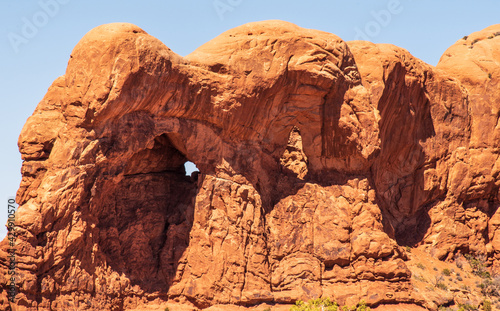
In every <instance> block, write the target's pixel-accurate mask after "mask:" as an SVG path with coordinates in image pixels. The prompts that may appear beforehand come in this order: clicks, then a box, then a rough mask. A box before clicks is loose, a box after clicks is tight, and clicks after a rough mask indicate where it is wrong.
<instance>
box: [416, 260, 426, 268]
mask: <svg viewBox="0 0 500 311" xmlns="http://www.w3.org/2000/svg"><path fill="white" fill-rule="evenodd" d="M417 268H419V269H422V270H425V266H424V264H423V263H421V262H419V263H418V264H417Z"/></svg>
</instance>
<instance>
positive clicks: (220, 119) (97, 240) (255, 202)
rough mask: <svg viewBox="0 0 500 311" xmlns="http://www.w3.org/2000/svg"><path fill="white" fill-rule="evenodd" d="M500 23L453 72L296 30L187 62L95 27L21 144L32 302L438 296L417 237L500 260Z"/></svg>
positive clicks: (26, 290) (470, 43)
mask: <svg viewBox="0 0 500 311" xmlns="http://www.w3.org/2000/svg"><path fill="white" fill-rule="evenodd" d="M499 33H500V26H492V27H490V28H487V29H486V30H484V31H482V32H480V33H476V34H474V35H471V36H469V38H468V39H467V40H460V41H458V42H457V44H455V45H454V46H453V47H451V48H450V50H449V51H447V52H446V53H445V55H444V56H443V59H442V60H441V62H440V64H439V65H438V67H437V68H435V67H432V66H430V65H427V64H425V63H423V62H422V61H420V60H418V59H416V58H414V57H413V56H412V55H411V54H409V53H408V52H407V51H405V50H403V49H401V48H398V47H395V46H391V45H375V44H372V43H368V42H360V41H355V42H348V43H346V42H344V41H342V40H341V39H340V38H338V37H336V36H335V35H332V34H329V33H324V32H320V31H316V30H307V29H303V28H299V27H297V26H295V25H292V24H289V23H285V22H279V21H268V22H259V23H251V24H247V25H244V26H241V27H237V28H235V29H232V30H230V31H228V32H225V33H223V34H222V35H220V36H219V37H217V38H215V39H214V40H212V41H210V42H208V43H206V44H205V45H203V46H201V47H200V48H199V49H197V50H196V51H195V52H193V53H192V54H190V55H188V56H186V57H184V58H182V57H180V56H178V55H176V54H175V53H174V52H172V51H171V50H169V49H168V48H167V47H166V46H165V45H163V44H162V43H161V42H159V41H158V40H156V39H155V38H153V37H151V36H149V35H148V34H147V33H145V32H144V31H143V30H141V29H140V28H138V27H136V26H133V25H130V24H110V25H104V26H100V27H98V28H96V29H94V30H92V31H91V32H89V33H88V34H87V35H86V36H85V37H84V38H83V39H82V40H81V41H80V43H78V45H77V46H76V47H75V49H74V51H73V53H72V55H71V58H70V61H69V63H68V68H67V71H66V74H65V75H64V76H62V77H60V78H58V79H57V80H56V81H54V83H53V85H52V86H51V87H50V89H49V90H48V92H47V95H46V96H45V97H44V99H43V100H42V101H41V102H40V104H39V105H38V107H37V108H36V110H35V112H34V114H33V115H32V116H31V117H30V118H29V119H28V121H27V122H26V125H25V126H24V128H23V131H22V133H21V136H20V138H19V148H20V151H21V154H22V157H23V160H24V163H23V167H22V174H23V179H22V183H21V186H20V188H19V191H18V194H17V201H18V203H19V204H20V205H21V206H20V208H19V211H18V213H17V220H18V222H17V228H18V233H19V237H18V246H17V253H16V256H17V262H18V272H19V276H20V277H19V281H20V283H19V294H18V295H17V296H16V302H15V305H16V306H17V308H18V309H16V310H72V309H78V310H80V309H82V310H83V309H89V310H124V309H128V308H132V307H134V306H136V305H137V304H140V303H147V302H148V301H151V300H154V299H161V300H168V299H180V300H185V301H186V300H187V301H189V302H191V303H193V304H194V305H196V306H198V307H207V306H210V305H212V304H215V303H222V304H238V305H254V304H258V303H262V302H274V303H292V302H294V301H295V300H297V299H309V298H316V297H330V298H333V299H335V300H336V301H338V302H339V303H341V304H351V305H352V304H354V303H357V302H358V301H360V300H361V299H364V300H365V301H366V302H367V303H368V304H369V305H372V306H377V305H383V304H385V303H391V304H393V303H406V304H417V305H422V306H429V305H431V304H429V303H428V302H426V300H425V298H423V297H422V296H421V295H420V294H419V293H418V292H415V291H413V286H412V284H411V278H410V277H411V273H410V270H409V269H408V268H407V266H406V264H405V261H407V255H406V252H405V249H404V248H403V247H402V246H407V245H411V246H414V247H419V248H421V249H422V250H425V251H427V252H428V253H430V254H432V255H434V256H436V257H438V258H439V259H445V258H447V257H449V256H453V255H454V254H456V253H457V252H462V253H482V254H487V255H488V256H489V258H490V259H491V263H492V264H493V266H494V267H498V265H499V263H500V261H499V259H500V234H499V233H498V230H497V228H498V227H499V224H500V221H498V219H499V217H500V216H498V213H497V208H498V206H499V196H498V189H499V186H500V183H499V182H498V175H499V173H500V166H499V165H498V164H497V163H500V162H498V146H497V144H498V139H497V137H496V131H497V125H498V124H497V121H498V115H499V113H498V110H499V109H500V108H499V107H496V106H498V103H499V102H500V101H499V100H500V98H499V95H498V92H497V89H498V84H497V83H498V77H499V76H500V69H499V67H498V64H499V63H500V36H499ZM476 39H477V40H476ZM188 160H189V161H192V162H194V163H195V164H196V165H197V167H198V168H199V169H200V174H199V176H197V177H196V176H193V177H188V176H185V171H184V167H183V165H184V163H185V162H186V161H188ZM0 245H1V247H0V254H1V256H0V271H1V274H0V278H1V279H0V281H1V284H2V285H3V284H6V283H7V282H6V275H7V274H6V271H7V266H8V261H7V259H6V258H7V253H6V251H7V249H8V245H7V241H6V240H4V241H3V242H2V244H0ZM0 300H1V301H2V307H1V308H3V309H2V310H7V309H8V308H10V307H9V303H8V302H7V292H6V288H5V287H4V288H3V290H2V292H0Z"/></svg>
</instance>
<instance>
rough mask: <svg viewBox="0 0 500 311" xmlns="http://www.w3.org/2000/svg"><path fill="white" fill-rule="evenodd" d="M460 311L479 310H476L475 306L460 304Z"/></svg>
mask: <svg viewBox="0 0 500 311" xmlns="http://www.w3.org/2000/svg"><path fill="white" fill-rule="evenodd" d="M458 307H459V308H458V311H476V310H477V309H478V308H476V307H475V306H473V305H470V304H468V303H466V304H459V305H458Z"/></svg>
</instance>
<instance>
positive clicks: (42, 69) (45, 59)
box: [0, 0, 500, 238]
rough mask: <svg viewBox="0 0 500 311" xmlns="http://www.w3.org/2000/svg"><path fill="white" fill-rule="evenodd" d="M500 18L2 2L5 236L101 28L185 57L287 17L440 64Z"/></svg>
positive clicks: (393, 0) (211, 2)
mask: <svg viewBox="0 0 500 311" xmlns="http://www.w3.org/2000/svg"><path fill="white" fill-rule="evenodd" d="M498 12H500V2H498V1H494V0H483V1H474V2H470V1H456V0H446V1H445V0H443V1H430V0H421V1H416V0H413V1H412V0H381V1H369V0H363V1H331V0H329V1H315V0H313V1H308V2H307V3H306V2H304V1H296V0H288V1H281V0H279V1H264V0H252V1H250V0H196V1H195V0H189V1H165V0H150V1H144V2H139V1H130V0H123V1H120V2H111V1H97V0H88V1H76V0H39V1H15V0H4V1H1V2H0V26H1V27H0V41H1V43H0V59H1V60H2V61H1V62H0V66H1V67H0V73H1V74H0V90H1V94H2V101H1V105H0V109H1V110H0V113H1V115H2V122H1V123H0V126H1V131H2V135H1V136H0V137H1V138H0V139H1V144H2V147H3V150H2V152H1V153H0V163H2V164H1V166H2V169H1V172H2V175H1V178H0V199H1V200H2V202H3V203H2V204H3V205H4V207H5V208H3V209H2V212H0V223H1V224H2V225H1V227H0V238H3V236H4V235H5V232H6V230H5V227H4V226H3V224H4V223H5V222H6V219H7V200H8V199H9V198H11V197H14V196H15V192H16V190H17V188H18V186H19V182H20V180H21V175H20V168H21V159H20V154H19V152H18V150H17V138H18V136H19V133H20V131H21V128H22V126H23V124H24V123H25V121H26V119H27V118H28V116H30V115H31V114H32V112H33V110H34V109H35V107H36V105H37V104H38V102H39V101H40V100H41V99H42V98H43V96H44V94H45V93H46V91H47V88H48V87H49V86H50V84H51V83H52V82H53V80H54V79H56V78H57V77H58V76H61V75H63V74H64V72H65V69H66V65H67V62H68V59H69V55H70V54H71V51H72V49H73V48H74V46H75V45H76V44H77V43H78V41H79V40H80V39H81V38H82V37H83V35H85V33H87V32H88V31H90V30H91V29H92V28H94V27H96V26H99V25H101V24H106V23H111V22H129V23H133V24H136V25H138V26H139V27H141V28H142V29H144V30H145V31H147V32H148V33H149V34H151V35H153V36H155V37H157V38H158V39H160V40H161V41H162V42H163V43H165V44H166V45H167V46H168V47H169V48H171V49H172V50H173V51H174V52H176V53H177V54H179V55H182V56H185V55H187V54H189V53H190V52H192V51H193V50H195V49H196V48H197V47H199V46H200V45H202V44H203V43H205V42H207V41H209V40H211V39H213V38H214V37H216V36H217V35H219V34H220V33H222V32H224V31H226V30H229V29H231V28H234V27H236V26H239V25H242V24H245V23H248V22H253V21H261V20H268V19H280V20H285V21H289V22H292V23H295V24H297V25H299V26H301V27H305V28H313V29H318V30H322V31H326V32H330V33H334V34H336V35H338V36H340V37H341V38H342V39H344V40H346V41H350V40H356V39H361V40H369V41H372V42H375V43H391V44H394V45H397V46H400V47H403V48H405V49H407V50H408V51H409V52H410V53H411V54H413V55H414V56H416V57H418V58H420V59H422V60H423V61H425V62H427V63H429V64H431V65H436V64H437V62H438V61H439V59H440V57H441V55H442V54H443V52H444V51H445V50H446V49H447V48H448V47H449V46H451V45H452V44H453V43H454V42H456V41H457V40H459V39H461V38H462V37H463V36H465V35H468V34H470V33H472V32H475V31H479V30H481V29H483V28H485V27H487V26H490V25H492V24H496V23H499V19H498Z"/></svg>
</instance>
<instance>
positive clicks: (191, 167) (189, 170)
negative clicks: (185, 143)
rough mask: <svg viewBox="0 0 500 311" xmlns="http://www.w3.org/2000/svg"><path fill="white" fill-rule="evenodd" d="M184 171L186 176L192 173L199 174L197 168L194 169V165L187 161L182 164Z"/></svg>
mask: <svg viewBox="0 0 500 311" xmlns="http://www.w3.org/2000/svg"><path fill="white" fill-rule="evenodd" d="M184 169H185V170H186V175H187V176H191V174H192V173H194V172H198V173H199V172H200V170H199V169H198V167H196V164H194V163H193V162H190V161H187V162H186V163H184Z"/></svg>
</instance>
